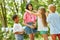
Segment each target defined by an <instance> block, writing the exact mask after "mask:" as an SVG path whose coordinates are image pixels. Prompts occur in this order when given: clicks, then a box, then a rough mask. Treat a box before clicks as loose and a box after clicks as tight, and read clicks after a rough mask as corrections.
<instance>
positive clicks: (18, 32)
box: [12, 15, 24, 40]
mask: <svg viewBox="0 0 60 40" xmlns="http://www.w3.org/2000/svg"><path fill="white" fill-rule="evenodd" d="M12 19H13V21H14V25H13V33H14V34H15V38H16V40H23V38H24V37H23V33H24V30H23V28H22V26H21V24H19V17H18V15H13V17H12Z"/></svg>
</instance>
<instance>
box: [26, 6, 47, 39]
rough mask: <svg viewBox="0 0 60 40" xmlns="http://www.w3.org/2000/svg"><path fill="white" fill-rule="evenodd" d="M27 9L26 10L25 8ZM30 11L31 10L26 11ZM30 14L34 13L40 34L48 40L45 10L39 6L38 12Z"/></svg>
mask: <svg viewBox="0 0 60 40" xmlns="http://www.w3.org/2000/svg"><path fill="white" fill-rule="evenodd" d="M26 11H28V10H26ZM28 12H31V11H28ZM31 13H32V14H34V15H36V16H37V17H38V31H39V32H40V34H41V35H42V36H43V38H44V40H48V34H47V32H48V27H47V21H46V15H45V13H46V10H45V8H44V7H39V9H38V12H37V13H33V12H31Z"/></svg>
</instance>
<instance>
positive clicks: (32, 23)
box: [24, 3, 36, 40]
mask: <svg viewBox="0 0 60 40" xmlns="http://www.w3.org/2000/svg"><path fill="white" fill-rule="evenodd" d="M26 9H27V10H29V11H32V10H33V6H32V4H30V3H29V4H27V5H26ZM24 25H26V28H25V32H26V34H28V35H29V38H30V40H34V33H35V32H36V30H35V28H36V16H35V15H33V14H31V13H29V12H28V11H26V12H25V13H24Z"/></svg>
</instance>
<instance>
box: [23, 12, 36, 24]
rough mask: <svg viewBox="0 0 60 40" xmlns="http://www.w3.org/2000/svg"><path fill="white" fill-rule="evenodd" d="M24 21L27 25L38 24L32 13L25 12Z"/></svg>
mask: <svg viewBox="0 0 60 40" xmlns="http://www.w3.org/2000/svg"><path fill="white" fill-rule="evenodd" d="M23 19H24V22H25V23H29V22H33V23H35V22H36V16H35V15H33V14H31V13H29V12H25V13H24V17H23Z"/></svg>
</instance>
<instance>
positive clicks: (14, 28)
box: [13, 25, 19, 33]
mask: <svg viewBox="0 0 60 40" xmlns="http://www.w3.org/2000/svg"><path fill="white" fill-rule="evenodd" d="M15 32H19V28H18V26H17V25H14V27H13V33H15Z"/></svg>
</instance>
